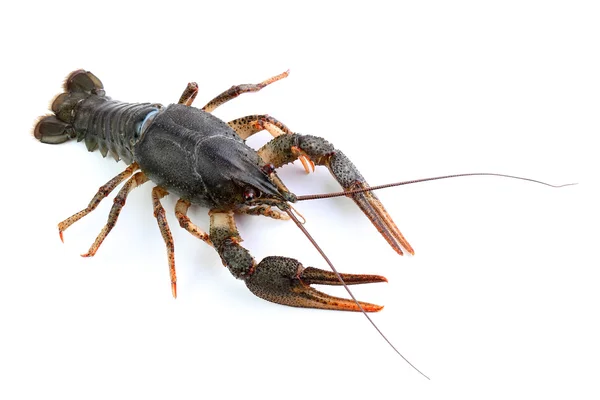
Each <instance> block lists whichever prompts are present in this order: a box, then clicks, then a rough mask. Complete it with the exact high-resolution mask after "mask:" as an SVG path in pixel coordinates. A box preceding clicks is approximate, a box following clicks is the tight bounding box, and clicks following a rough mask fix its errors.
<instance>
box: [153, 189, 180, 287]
mask: <svg viewBox="0 0 600 400" xmlns="http://www.w3.org/2000/svg"><path fill="white" fill-rule="evenodd" d="M168 194H169V192H167V191H166V190H165V189H163V188H161V187H160V186H156V187H155V188H154V189H152V205H153V206H154V217H156V221H157V222H158V228H159V229H160V233H161V235H162V237H163V239H164V240H165V244H166V245H167V258H168V260H169V276H170V277H171V293H172V294H173V297H174V298H177V274H176V273H175V244H174V243H173V236H172V235H171V230H170V229H169V224H168V223H167V217H166V215H165V209H164V208H163V206H162V204H160V199H162V198H163V197H165V196H166V195H168Z"/></svg>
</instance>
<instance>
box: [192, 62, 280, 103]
mask: <svg viewBox="0 0 600 400" xmlns="http://www.w3.org/2000/svg"><path fill="white" fill-rule="evenodd" d="M289 73H290V71H285V72H284V73H282V74H279V75H275V76H274V77H272V78H269V79H267V80H265V81H262V82H261V83H257V84H244V85H236V86H232V87H231V88H229V89H227V90H226V91H224V92H223V93H221V94H220V95H218V96H217V97H215V98H214V99H212V100H211V101H209V102H208V104H206V105H205V106H204V107H202V110H204V111H206V112H213V111H214V110H215V109H216V108H217V107H219V106H220V105H222V104H225V103H227V102H228V101H229V100H232V99H235V98H236V97H238V96H239V95H240V94H242V93H249V92H258V91H259V90H260V89H262V88H264V87H265V86H267V85H270V84H271V83H273V82H277V81H278V80H280V79H283V78H285V77H287V76H288V75H289Z"/></svg>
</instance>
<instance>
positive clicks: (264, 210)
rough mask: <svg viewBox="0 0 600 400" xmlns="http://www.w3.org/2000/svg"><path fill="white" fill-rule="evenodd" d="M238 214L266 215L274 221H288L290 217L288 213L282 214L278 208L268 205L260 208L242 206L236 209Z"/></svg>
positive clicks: (259, 206)
mask: <svg viewBox="0 0 600 400" xmlns="http://www.w3.org/2000/svg"><path fill="white" fill-rule="evenodd" d="M236 213H238V214H247V215H264V216H265V217H269V218H273V219H283V220H288V219H290V216H289V215H287V214H286V213H282V212H281V211H279V210H278V209H276V208H271V206H267V205H264V204H262V205H258V206H254V207H252V206H240V207H238V208H237V209H236Z"/></svg>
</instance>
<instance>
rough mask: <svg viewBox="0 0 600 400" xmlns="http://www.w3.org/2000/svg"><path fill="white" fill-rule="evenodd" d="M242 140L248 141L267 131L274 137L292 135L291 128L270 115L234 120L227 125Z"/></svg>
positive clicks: (250, 116)
mask: <svg viewBox="0 0 600 400" xmlns="http://www.w3.org/2000/svg"><path fill="white" fill-rule="evenodd" d="M227 124H228V125H229V126H230V127H231V128H232V129H233V130H234V131H235V132H236V133H237V134H238V135H239V137H241V138H242V139H244V140H246V139H248V138H249V137H250V136H252V135H254V134H255V133H257V132H260V131H262V130H263V129H264V130H267V131H268V132H269V133H270V134H271V135H273V137H277V136H279V135H284V134H292V133H294V132H292V131H291V130H290V128H288V127H287V126H285V125H284V124H283V122H280V121H278V120H276V119H275V118H273V117H271V116H269V115H266V114H265V115H248V116H245V117H242V118H237V119H234V120H233V121H230V122H228V123H227Z"/></svg>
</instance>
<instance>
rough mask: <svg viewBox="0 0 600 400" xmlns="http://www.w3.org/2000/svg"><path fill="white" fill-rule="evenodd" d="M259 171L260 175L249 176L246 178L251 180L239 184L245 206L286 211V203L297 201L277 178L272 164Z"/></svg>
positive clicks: (287, 206)
mask: <svg viewBox="0 0 600 400" xmlns="http://www.w3.org/2000/svg"><path fill="white" fill-rule="evenodd" d="M259 170H260V174H249V175H248V176H247V178H248V177H251V179H246V180H245V182H240V183H241V185H240V186H241V187H242V188H243V192H242V200H243V203H244V204H245V205H249V206H260V205H268V206H276V207H278V208H280V209H281V210H286V209H288V208H289V205H288V203H295V202H296V201H297V198H296V195H295V194H294V193H292V192H290V191H289V190H288V188H287V187H286V186H285V185H284V184H283V182H282V181H281V179H279V177H278V176H277V173H276V172H275V167H274V166H273V164H265V165H263V166H262V167H260V168H259ZM238 182H239V181H238Z"/></svg>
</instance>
